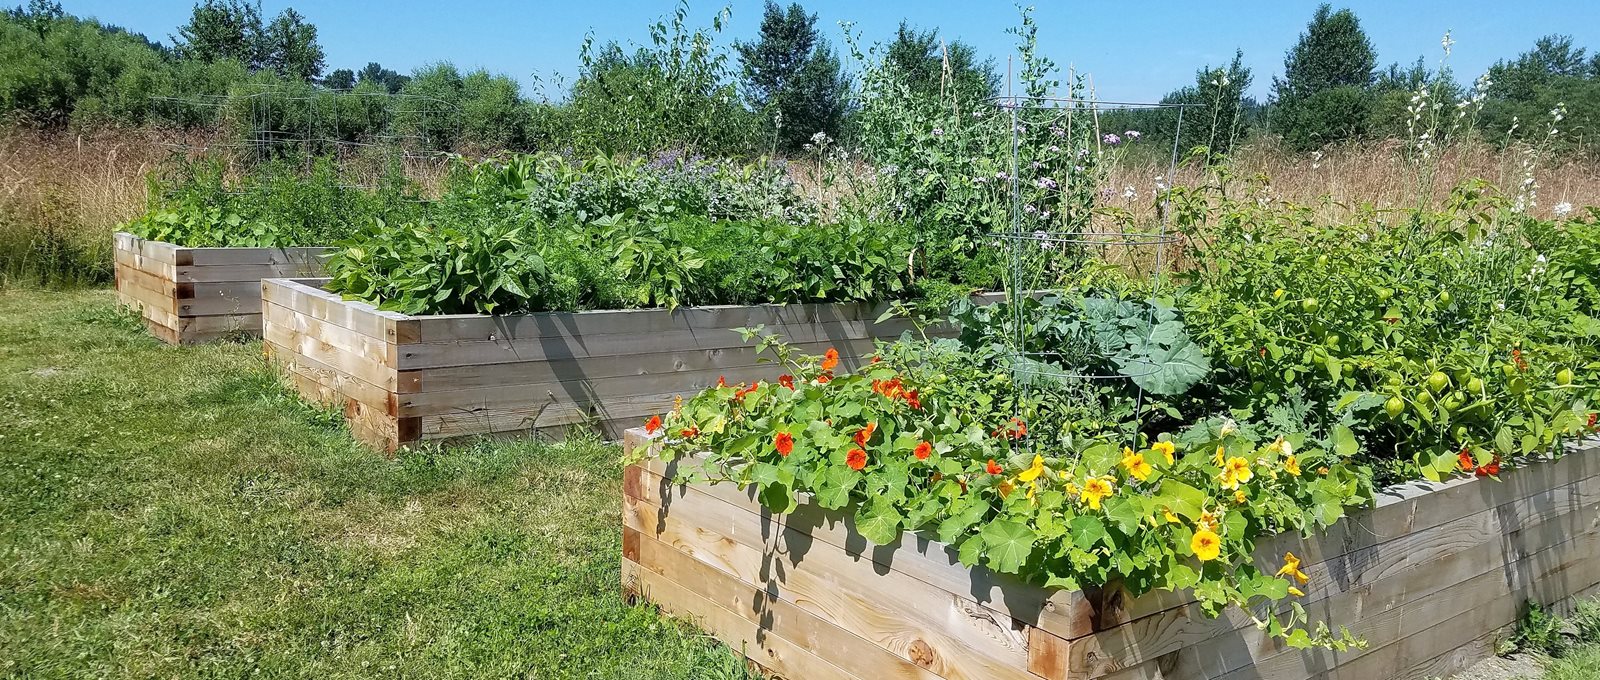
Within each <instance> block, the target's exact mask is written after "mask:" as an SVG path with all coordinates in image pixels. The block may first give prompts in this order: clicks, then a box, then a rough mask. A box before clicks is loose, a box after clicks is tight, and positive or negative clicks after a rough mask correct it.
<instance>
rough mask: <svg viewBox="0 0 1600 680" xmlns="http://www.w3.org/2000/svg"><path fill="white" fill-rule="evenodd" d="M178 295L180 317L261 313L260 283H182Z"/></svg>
mask: <svg viewBox="0 0 1600 680" xmlns="http://www.w3.org/2000/svg"><path fill="white" fill-rule="evenodd" d="M175 285H177V286H181V287H182V289H181V290H179V291H178V292H177V298H178V314H179V316H216V315H227V314H260V313H261V283H260V282H259V281H231V282H222V283H181V284H175Z"/></svg>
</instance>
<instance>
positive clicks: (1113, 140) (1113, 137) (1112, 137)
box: [1100, 132, 1122, 146]
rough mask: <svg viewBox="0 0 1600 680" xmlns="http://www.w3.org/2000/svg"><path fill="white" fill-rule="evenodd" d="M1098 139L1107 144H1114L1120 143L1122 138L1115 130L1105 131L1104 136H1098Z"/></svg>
mask: <svg viewBox="0 0 1600 680" xmlns="http://www.w3.org/2000/svg"><path fill="white" fill-rule="evenodd" d="M1100 141H1102V142H1105V143H1106V145H1107V146H1116V145H1118V144H1121V143H1122V138H1121V137H1118V136H1117V133H1115V132H1107V133H1106V136H1104V137H1101V138H1100Z"/></svg>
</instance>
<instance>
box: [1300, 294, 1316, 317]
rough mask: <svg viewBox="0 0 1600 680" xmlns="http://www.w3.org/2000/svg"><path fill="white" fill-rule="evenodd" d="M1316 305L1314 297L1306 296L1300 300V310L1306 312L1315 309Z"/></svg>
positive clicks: (1308, 312)
mask: <svg viewBox="0 0 1600 680" xmlns="http://www.w3.org/2000/svg"><path fill="white" fill-rule="evenodd" d="M1317 306H1318V305H1317V299H1316V298H1306V299H1304V300H1301V301H1300V311H1302V312H1305V313H1307V314H1310V313H1312V312H1315V311H1317Z"/></svg>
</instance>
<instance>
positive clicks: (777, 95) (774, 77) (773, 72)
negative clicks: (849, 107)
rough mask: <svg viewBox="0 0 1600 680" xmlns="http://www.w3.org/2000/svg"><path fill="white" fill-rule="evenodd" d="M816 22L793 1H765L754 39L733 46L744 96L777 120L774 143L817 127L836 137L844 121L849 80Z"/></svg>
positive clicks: (793, 142) (797, 141)
mask: <svg viewBox="0 0 1600 680" xmlns="http://www.w3.org/2000/svg"><path fill="white" fill-rule="evenodd" d="M816 24H817V15H815V14H806V11H805V8H803V7H801V6H800V4H799V3H795V4H791V5H789V8H788V10H787V11H785V10H784V9H782V8H780V7H779V6H778V4H777V3H775V2H772V0H767V5H766V12H765V14H764V15H763V16H762V19H761V33H760V38H759V39H758V40H757V41H756V42H754V43H744V42H740V43H735V45H734V49H735V50H737V52H738V54H739V62H740V65H741V67H742V71H743V76H744V94H745V98H746V99H747V100H748V101H749V102H750V104H751V105H752V106H754V107H755V108H756V109H757V110H759V111H762V112H763V113H765V114H767V116H768V117H769V118H770V119H772V120H774V121H775V122H776V123H777V131H778V135H777V137H778V138H777V143H778V146H779V147H780V148H782V149H784V150H787V151H794V150H796V149H799V148H801V147H802V146H803V145H804V144H805V143H806V141H807V140H809V139H810V138H811V137H812V136H813V135H815V134H816V133H818V132H822V133H825V134H827V135H828V136H830V137H835V138H837V137H838V136H839V128H840V126H841V125H842V124H843V122H844V109H845V96H846V94H847V93H848V90H849V82H848V81H847V80H846V78H845V77H844V75H843V73H842V72H841V69H840V65H839V58H838V56H837V55H836V54H834V52H833V49H832V48H830V47H829V45H828V43H827V41H826V40H823V39H822V38H820V37H819V36H818V35H817V27H816Z"/></svg>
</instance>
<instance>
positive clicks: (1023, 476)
mask: <svg viewBox="0 0 1600 680" xmlns="http://www.w3.org/2000/svg"><path fill="white" fill-rule="evenodd" d="M1043 473H1044V456H1040V455H1038V454H1034V456H1033V465H1030V466H1028V469H1026V470H1023V471H1022V472H1019V473H1017V480H1018V481H1023V482H1031V481H1033V480H1035V479H1038V478H1039V475H1041V474H1043Z"/></svg>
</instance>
